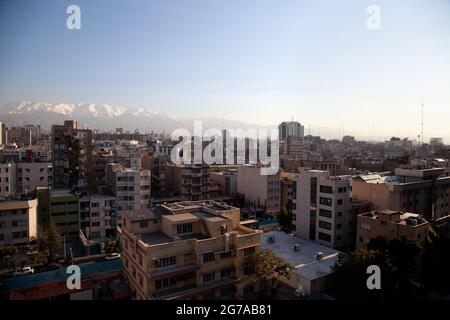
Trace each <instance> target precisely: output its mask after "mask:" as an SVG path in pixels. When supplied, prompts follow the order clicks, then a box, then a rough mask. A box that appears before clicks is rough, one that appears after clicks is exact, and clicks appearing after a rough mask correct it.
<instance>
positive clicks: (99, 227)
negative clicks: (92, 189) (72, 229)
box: [80, 195, 117, 241]
mask: <svg viewBox="0 0 450 320" xmlns="http://www.w3.org/2000/svg"><path fill="white" fill-rule="evenodd" d="M116 228H117V205H116V197H114V196H108V195H90V196H86V197H81V198H80V229H81V231H82V232H83V234H84V236H85V238H86V240H93V241H102V240H105V239H107V238H115V236H116Z"/></svg>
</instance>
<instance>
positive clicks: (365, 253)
mask: <svg viewBox="0 0 450 320" xmlns="http://www.w3.org/2000/svg"><path fill="white" fill-rule="evenodd" d="M370 265H377V266H379V267H380V270H381V289H382V290H369V289H368V288H367V279H368V277H369V274H367V267H369V266H370ZM333 270H334V272H333V274H332V276H331V277H330V279H329V281H328V283H327V286H328V288H327V289H328V291H329V292H330V293H331V294H332V295H333V296H334V297H336V299H338V300H340V299H342V300H347V299H348V300H354V299H361V300H368V299H371V300H372V299H373V300H383V299H386V298H389V297H390V296H391V295H392V292H393V285H392V279H393V274H394V271H395V267H394V266H393V264H392V261H391V259H390V257H389V255H388V254H387V252H385V251H378V250H368V249H359V250H357V251H356V252H353V253H352V254H350V255H345V256H340V257H339V260H338V262H337V263H336V265H335V266H334V267H333Z"/></svg>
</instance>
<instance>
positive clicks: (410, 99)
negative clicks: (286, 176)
mask: <svg viewBox="0 0 450 320" xmlns="http://www.w3.org/2000/svg"><path fill="white" fill-rule="evenodd" d="M70 4H73V3H72V2H69V1H61V2H58V4H55V3H52V2H49V1H42V2H40V3H39V5H37V4H33V5H30V4H29V3H25V2H21V1H14V2H3V3H2V4H1V5H0V6H1V8H2V10H1V11H0V17H1V19H0V37H1V38H2V42H3V43H4V44H5V45H4V48H5V49H4V50H3V51H2V52H1V53H0V68H1V69H2V71H3V72H2V76H0V96H1V100H0V103H1V104H2V105H3V104H5V103H9V102H13V101H20V100H31V101H46V102H50V103H78V102H85V103H98V104H103V103H107V104H112V105H120V106H130V107H135V108H138V107H149V108H151V109H153V110H155V111H157V112H163V113H166V114H170V115H173V116H178V117H191V118H200V117H216V118H225V119H231V120H239V121H244V122H247V123H255V124H259V125H273V126H275V125H277V124H278V123H280V122H282V121H285V120H288V119H291V117H293V118H294V119H295V120H298V121H300V122H301V123H302V124H305V133H308V128H309V125H310V126H311V128H312V131H313V132H312V133H313V134H320V135H323V136H329V137H330V136H335V137H339V136H342V135H343V134H342V128H345V130H344V131H343V133H344V134H350V135H354V136H356V137H359V138H361V139H366V140H370V139H372V137H374V136H375V137H378V139H379V140H381V139H382V138H386V137H390V136H400V137H409V138H417V136H418V134H420V131H421V116H420V114H421V99H422V98H423V99H424V101H425V139H426V140H428V138H431V137H434V136H437V137H444V138H445V139H446V141H448V140H449V139H450V135H449V134H448V132H447V131H446V119H448V117H449V116H450V108H448V106H449V103H450V94H449V93H448V87H449V84H450V73H449V72H448V71H449V70H450V63H449V61H448V59H446V57H448V56H449V54H450V46H449V44H448V41H446V39H448V36H449V34H450V24H449V22H448V20H447V19H446V17H447V15H448V13H449V11H450V5H449V3H448V2H446V1H434V2H433V4H431V3H425V2H423V1H398V2H396V3H392V2H391V3H389V2H388V1H379V2H378V3H377V4H376V5H378V6H379V8H380V9H381V22H380V27H381V29H379V30H370V29H368V28H367V25H366V22H367V19H368V17H369V14H368V13H367V8H368V7H369V6H370V5H372V2H370V1H347V2H346V3H345V4H342V3H340V4H337V3H333V2H331V1H327V2H326V4H325V5H324V4H321V5H320V7H319V5H318V4H315V3H311V2H308V1H288V2H283V4H276V5H274V4H273V3H272V2H271V1H258V3H256V2H254V1H249V2H246V3H238V2H229V1H227V2H205V1H199V2H197V3H194V4H193V3H183V2H181V3H176V4H168V3H166V2H163V1H152V2H143V1H133V2H130V1H114V2H110V3H109V4H108V6H105V5H102V4H100V2H97V1H89V2H87V1H77V3H76V5H78V6H79V7H80V9H81V29H80V30H68V29H67V28H66V19H67V17H68V14H67V13H66V8H67V6H68V5H70ZM256 4H257V5H256ZM268 8H270V9H271V10H266V9H268ZM30 9H33V10H30ZM122 12H126V14H122ZM13 17H14V18H13ZM19 35H20V37H18V36H19ZM373 127H375V130H374V129H373ZM314 128H318V129H316V130H315V132H314ZM319 128H322V129H319ZM326 128H328V129H326ZM327 131H328V132H329V133H327ZM333 131H334V133H333Z"/></svg>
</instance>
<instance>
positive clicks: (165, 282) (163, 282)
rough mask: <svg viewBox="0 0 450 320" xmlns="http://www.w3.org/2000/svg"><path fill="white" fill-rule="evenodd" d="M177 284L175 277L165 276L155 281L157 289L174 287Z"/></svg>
mask: <svg viewBox="0 0 450 320" xmlns="http://www.w3.org/2000/svg"><path fill="white" fill-rule="evenodd" d="M175 286H176V281H175V279H174V278H164V279H160V280H156V281H155V288H156V290H163V289H168V288H173V287H175Z"/></svg>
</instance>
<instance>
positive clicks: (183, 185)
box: [165, 164, 209, 201]
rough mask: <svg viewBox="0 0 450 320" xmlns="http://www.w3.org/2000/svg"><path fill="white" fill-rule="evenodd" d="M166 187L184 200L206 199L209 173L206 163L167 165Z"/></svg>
mask: <svg viewBox="0 0 450 320" xmlns="http://www.w3.org/2000/svg"><path fill="white" fill-rule="evenodd" d="M165 176H166V187H167V189H169V190H170V191H171V192H172V193H173V196H180V197H181V198H182V199H183V200H186V201H197V200H206V199H208V186H209V173H208V166H206V165H179V166H176V165H172V164H170V165H167V166H166V172H165Z"/></svg>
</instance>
